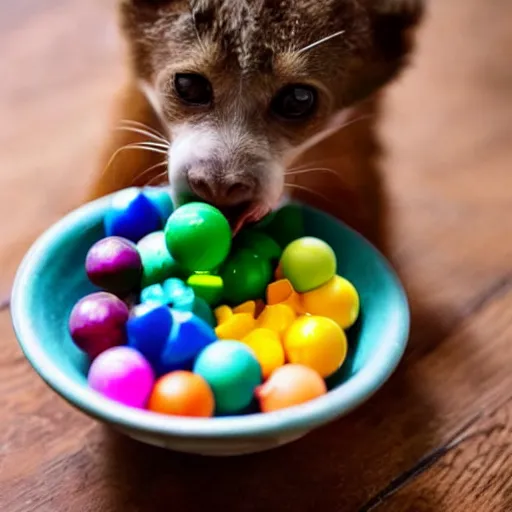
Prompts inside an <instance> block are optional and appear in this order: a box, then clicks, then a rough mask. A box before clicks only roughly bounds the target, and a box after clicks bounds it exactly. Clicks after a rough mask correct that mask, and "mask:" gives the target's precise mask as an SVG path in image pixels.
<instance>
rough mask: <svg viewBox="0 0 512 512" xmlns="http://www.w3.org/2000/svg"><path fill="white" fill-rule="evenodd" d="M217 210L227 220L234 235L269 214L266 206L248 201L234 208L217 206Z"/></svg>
mask: <svg viewBox="0 0 512 512" xmlns="http://www.w3.org/2000/svg"><path fill="white" fill-rule="evenodd" d="M214 206H215V205H214ZM217 208H219V210H220V211H221V212H222V214H223V215H224V216H225V217H226V218H227V219H228V221H229V224H230V226H231V229H232V230H233V234H234V235H236V234H237V233H238V232H239V231H240V230H241V229H242V228H243V227H244V226H247V225H249V224H254V223H256V222H258V221H260V220H261V219H262V218H263V217H265V215H267V214H268V213H269V212H270V208H268V207H267V206H265V205H262V204H261V203H254V202H250V201H247V202H244V203H240V204H237V205H234V206H225V207H219V206H217Z"/></svg>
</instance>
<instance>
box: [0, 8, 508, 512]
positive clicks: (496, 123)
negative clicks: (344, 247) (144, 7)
mask: <svg viewBox="0 0 512 512" xmlns="http://www.w3.org/2000/svg"><path fill="white" fill-rule="evenodd" d="M112 3H113V2H112V1H105V0H88V1H83V0H82V1H80V0H18V1H17V2H2V4H1V6H0V77H1V80H0V113H1V122H0V219H2V222H1V224H0V234H1V237H0V240H1V244H0V268H1V271H0V308H1V309H2V311H1V312H0V334H1V350H0V411H1V414H2V422H1V427H0V510H2V511H3V512H4V511H5V512H21V511H23V512H32V511H33V512H36V511H37V512H62V511H70V512H88V511H91V512H111V511H123V512H131V511H148V512H158V511H160V510H176V511H202V510H210V508H211V507H213V506H221V507H222V509H223V510H229V511H230V510H233V511H243V512H245V511H259V510H265V511H277V510H279V511H283V512H285V511H288V510H289V511H292V510H293V511H294V512H295V511H300V512H302V511H310V510H311V511H313V510H314V511H326V512H330V511H333V512H352V511H369V510H378V511H389V512H402V511H403V512H418V511H434V512H438V511H449V512H458V511H464V512H472V511H475V512H487V511H489V512H491V511H492V512H501V511H503V512H504V511H510V510H512V66H511V57H510V51H511V48H512V29H511V20H512V5H511V3H510V2H504V1H503V0H488V1H485V2H484V1H482V0H432V1H431V10H430V12H429V15H428V17H427V20H426V22H425V25H424V28H423V29H422V31H421V34H420V43H419V48H418V54H417V58H416V59H415V63H414V65H413V67H412V68H411V69H410V70H409V71H408V72H407V73H406V74H405V75H404V77H403V79H402V80H401V81H400V83H399V84H396V85H395V86H393V88H392V89H391V90H390V92H389V95H388V98H387V102H386V111H385V115H384V118H383V121H382V124H381V134H382V137H383V140H384V142H385V144H386V148H387V157H386V162H385V168H386V178H387V181H388V187H389V194H390V200H391V204H392V226H393V232H394V236H393V243H392V253H393V257H394V261H395V262H396V265H397V267H398V270H399V272H400V275H401V276H402V278H403V279H404V281H405V282H406V284H407V289H408V292H409V294H410V297H411V304H412V310H413V328H412V335H411V341H410V346H409V349H408V352H407V355H406V357H405V359H404V361H403V363H402V364H401V365H400V367H399V369H398V370H397V372H396V373H395V375H394V376H393V378H392V379H391V380H390V381H389V383H388V384H386V385H385V387H384V388H383V389H382V390H381V391H380V392H379V393H378V394H377V395H376V396H375V397H374V398H373V399H372V400H370V401H369V402H368V403H367V404H365V405H364V406H363V407H361V408H360V409H358V410H357V411H355V412H354V413H353V414H351V415H350V416H349V417H347V418H345V419H343V420H341V421H339V422H337V423H335V424H332V425H330V426H328V427H326V428H324V429H322V430H320V431H318V432H316V433H313V434H311V435H310V436H308V437H307V438H305V439H304V440H301V441H299V442H297V443H296V444H293V445H290V446H287V447H284V448H282V449H279V450H276V451H274V452H269V453H264V454H261V455H257V456H252V457H244V458H236V459H222V460H209V459H206V460H203V459H196V458H193V457H189V456H183V455H177V454H171V453H168V452H164V451H161V450H158V449H155V448H150V447H147V446H144V445H141V444H138V443H135V442H132V441H130V440H128V439H125V438H124V437H121V436H119V435H116V434H113V433H112V432H108V431H106V430H105V429H103V428H102V427H101V426H99V425H98V424H97V423H95V422H93V421H91V420H89V419H88V418H86V417H84V416H83V415H82V414H81V413H79V412H76V411H75V410H73V409H72V408H70V407H69V406H68V405H66V404H65V403H64V402H63V401H62V400H61V399H60V398H58V397H57V396H55V394H54V393H52V392H51V391H50V390H49V389H48V388H47V387H46V386H45V385H44V384H43V383H42V381H41V380H40V379H39V378H38V377H37V376H36V375H35V373H34V372H33V371H32V370H31V369H30V367H29V366H28V364H27V363H26V362H25V360H24V358H23V356H22V354H21V352H20V350H19V348H18V346H17V344H16V341H15V339H14V336H13V334H12V330H11V326H10V314H9V304H8V297H9V290H10V285H11V283H12V277H13V274H14V272H15V270H16V267H17V265H18V263H19V261H20V258H21V256H22V255H23V253H24V251H25V250H26V249H27V247H28V246H29V244H30V243H31V242H32V241H33V240H34V237H35V236H37V235H38V234H39V233H40V232H41V231H42V230H43V229H44V228H46V227H47V226H49V225H50V224H51V223H52V222H54V221H55V220H57V219H58V218H59V217H60V216H62V215H63V214H64V213H66V212H67V211H68V210H69V209H70V208H73V207H74V206H75V204H76V203H77V201H78V200H79V198H80V197H81V195H82V194H83V191H84V187H85V186H86V183H87V182H88V180H89V177H90V169H91V168H92V166H93V165H94V159H95V156H96V155H97V150H98V147H99V143H100V141H101V138H102V137H103V135H104V133H105V129H106V120H107V115H108V108H109V106H110V102H111V97H112V95H113V93H114V92H115V91H116V90H117V87H118V84H119V81H120V79H121V76H122V66H121V63H120V61H119V59H118V55H119V51H120V48H119V41H118V38H117V34H116V28H115V20H114V16H113V9H112Z"/></svg>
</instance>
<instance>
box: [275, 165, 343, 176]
mask: <svg viewBox="0 0 512 512" xmlns="http://www.w3.org/2000/svg"><path fill="white" fill-rule="evenodd" d="M308 172H328V173H330V174H333V175H334V176H336V177H337V178H339V174H338V172H337V171H336V170H334V169H331V168H329V167H308V168H306V169H294V170H290V171H287V172H285V173H284V174H285V176H296V175H297V174H306V173H308Z"/></svg>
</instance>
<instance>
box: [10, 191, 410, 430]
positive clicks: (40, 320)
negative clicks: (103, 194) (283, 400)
mask: <svg viewBox="0 0 512 512" xmlns="http://www.w3.org/2000/svg"><path fill="white" fill-rule="evenodd" d="M107 205H108V198H103V199H101V200H99V201H96V202H94V203H90V204H88V205H86V206H84V207H82V208H80V209H79V210H77V211H75V212H73V213H71V214H70V215H68V216H67V217H65V218H64V219H63V220H62V221H60V222H59V223H57V224H56V225H55V226H53V227H52V228H51V229H50V230H49V231H47V232H46V233H45V234H44V235H43V236H42V237H41V238H40V239H39V240H38V242H36V244H35V245H34V246H33V247H32V249H31V251H30V252H29V253H28V254H27V256H26V258H25V260H24V262H23V264H22V266H21V268H20V270H19V272H18V276H17V280H16V284H15V288H14V291H13V297H12V298H13V308H12V310H13V320H14V326H15V330H16V333H17V336H18V339H19V341H20V344H21V347H22V349H23V351H24V353H25V355H26V356H27V358H28V359H29V361H30V363H31V364H32V366H34V368H35V369H36V371H37V372H38V373H39V374H40V375H41V376H42V377H43V379H44V380H46V381H47V382H48V383H49V384H50V386H52V387H53V388H54V389H55V390H56V391H57V392H59V393H60V394H62V395H63V396H64V397H65V398H66V399H68V400H69V401H70V402H71V403H74V404H75V405H78V406H79V407H81V408H83V407H84V402H87V401H88V400H89V398H91V399H92V397H91V394H92V393H93V392H91V391H90V390H89V389H87V380H86V375H87V369H88V361H87V358H86V357H85V356H84V355H83V354H82V353H81V351H79V350H78V349H77V348H76V347H75V346H74V344H73V342H72V340H71V338H70V335H69V333H68V328H67V321H68V317H69V314H70V311H71V309H72V307H73V306H74V304H75V303H76V301H77V300H78V299H80V298H81V297H83V296H84V295H86V294H87V293H90V292H92V291H95V290H96V288H95V287H94V286H93V285H91V284H90V283H89V281H88V279H87V276H86V274H85V270H84V260H85V256H86V253H87V251H88V249H89V248H90V247H91V245H92V244H93V243H94V242H96V241H97V240H98V239H100V238H101V237H103V236H104V232H103V226H102V218H103V213H104V211H105V209H106V207H107ZM286 208H287V210H286V212H287V215H286V216H285V217H283V219H282V220H283V222H285V223H286V226H287V227H286V229H284V228H282V227H281V226H279V222H274V223H273V228H272V229H274V230H277V232H276V233H277V234H278V236H279V235H281V236H288V237H289V238H296V237H297V236H300V235H311V236H316V237H319V238H321V239H323V240H325V241H326V242H327V243H329V244H330V245H331V246H332V248H333V249H334V251H335V253H336V255H337V259H338V273H339V274H340V275H342V276H344V277H346V278H347V279H349V280H350V281H351V282H352V283H353V284H354V285H355V287H356V288H357V290H358V292H359V294H360V299H361V315H360V318H359V320H358V322H357V323H356V325H354V326H353V327H352V328H351V329H350V330H349V332H348V333H347V334H348V337H349V346H350V349H349V356H348V359H347V361H346V362H345V364H344V365H343V367H342V368H341V369H340V371H338V372H337V373H336V374H335V375H333V376H332V377H330V379H329V381H328V385H329V387H330V388H331V389H333V388H336V389H339V388H344V387H346V390H345V391H346V393H344V394H342V395H340V396H339V398H338V402H339V400H341V403H338V404H336V405H333V404H332V403H331V404H329V403H327V402H326V403H325V407H326V408H327V409H329V411H327V409H326V410H324V413H325V414H324V418H323V419H327V416H329V415H330V416H333V415H336V414H337V415H339V414H340V413H342V412H343V411H344V410H350V409H351V408H353V407H354V406H355V405H357V403H360V402H361V401H363V400H364V399H365V398H366V397H367V396H369V395H370V394H372V393H373V392H374V391H375V390H376V389H377V388H378V387H380V385H381V384H382V383H383V382H384V381H385V380H386V379H387V377H388V376H389V375H390V373H391V372H392V371H393V369H394V367H395V366H396V364H397V363H398V361H399V359H400V357H401V355H402V353H403V350H404V348H405V343H406V338H407V334H408V327H409V313H408V307H407V301H406V298H405V295H404V292H403V290H402V287H401V285H400V283H399V281H398V280H397V278H396V276H395V274H394V272H393V271H392V270H391V268H390V266H389V265H388V263H387V262H386V260H385V259H384V258H383V257H382V256H381V255H380V254H379V253H378V251H376V250H375V249H374V248H373V247H372V246H371V245H370V244H369V243H368V242H366V241H365V240H364V239H363V238H362V237H361V236H359V235H358V234H356V233H355V232H354V231H352V230H351V229H349V228H347V227H346V226H345V225H343V224H341V223H340V222H339V221H337V220H336V219H334V218H332V217H330V216H328V215H326V214H324V213H322V212H320V211H317V210H315V209H312V208H309V207H306V206H302V205H290V206H288V207H286ZM372 367H373V368H372ZM365 369H367V371H368V372H371V371H373V374H370V373H368V375H366V376H364V375H361V377H360V379H359V383H358V381H357V378H358V376H359V375H360V374H363V373H364V372H363V370H365ZM54 377H55V378H54ZM351 381H354V382H353V383H352V384H353V387H352V389H351V388H350V386H347V385H348V384H350V383H351ZM69 386H71V387H69ZM71 389H73V390H74V391H71ZM77 393H80V394H81V396H80V399H79V400H78V399H77V400H75V398H76V397H75V395H76V394H77ZM332 394H333V392H330V393H329V394H328V395H327V396H329V395H332ZM94 400H98V398H97V397H94ZM101 401H103V402H105V400H104V399H101V400H100V401H99V402H98V403H101ZM319 402H320V400H319ZM107 408H108V407H107ZM96 409H97V408H96ZM96 409H95V406H91V408H89V410H88V412H89V413H91V414H93V415H96V416H98V417H101V416H102V412H101V411H99V410H96ZM295 409H296V408H295ZM111 410H114V411H115V410H116V409H115V408H114V409H111ZM135 412H136V413H137V414H144V413H143V412H141V411H135ZM130 414H133V411H132V412H131V413H130ZM283 414H284V415H286V412H282V414H281V421H282V420H283V419H284V420H285V418H284V417H283ZM153 416H155V415H153ZM258 416H269V415H258ZM131 417H132V418H134V417H135V416H131ZM110 419H111V420H112V418H110ZM222 420H223V419H219V420H217V419H215V420H208V421H210V422H212V421H214V422H215V421H222ZM114 421H115V418H114ZM261 421H265V420H264V418H262V420H261Z"/></svg>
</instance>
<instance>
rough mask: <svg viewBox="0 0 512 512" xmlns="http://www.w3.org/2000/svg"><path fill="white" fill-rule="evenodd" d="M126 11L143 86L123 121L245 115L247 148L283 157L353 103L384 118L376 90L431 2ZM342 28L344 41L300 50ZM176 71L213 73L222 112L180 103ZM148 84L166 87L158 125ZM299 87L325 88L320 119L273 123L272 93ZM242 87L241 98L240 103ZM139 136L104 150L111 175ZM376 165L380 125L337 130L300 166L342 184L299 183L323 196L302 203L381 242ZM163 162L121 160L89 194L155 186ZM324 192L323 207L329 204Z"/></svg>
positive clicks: (132, 86)
mask: <svg viewBox="0 0 512 512" xmlns="http://www.w3.org/2000/svg"><path fill="white" fill-rule="evenodd" d="M120 13H121V21H122V29H123V32H124V34H125V36H126V39H127V41H128V45H129V55H130V59H131V68H132V71H131V76H132V77H133V79H132V80H131V81H129V83H128V84H127V86H126V88H125V90H124V91H123V97H122V99H121V102H120V108H119V112H118V113H117V114H116V118H118V119H132V120H135V121H139V122H142V123H144V124H147V125H149V126H151V127H153V128H155V129H157V130H158V131H160V132H161V133H166V129H167V126H166V124H167V123H171V124H172V123H180V122H183V121H185V120H186V121H187V122H188V123H197V124H198V125H200V124H201V123H210V124H212V123H218V122H219V118H224V119H225V120H226V122H229V120H230V119H231V118H233V117H238V118H243V123H244V127H245V126H246V128H244V129H246V130H247V133H248V134H249V141H248V144H251V143H252V145H253V146H254V147H256V146H257V147H267V146H268V148H269V153H270V154H272V156H275V157H276V158H278V157H281V155H282V154H283V151H284V148H290V147H294V146H296V145H300V144H301V143H303V142H304V141H307V140H308V139H309V137H311V136H313V135H314V134H315V133H316V132H318V131H319V130H320V129H322V127H323V126H325V124H326V123H327V122H328V120H329V119H330V117H331V116H332V115H333V114H334V113H336V112H338V111H340V110H342V109H344V108H346V107H350V106H354V105H358V106H357V109H356V110H355V111H354V112H353V113H352V119H354V118H355V119H357V118H358V117H359V116H360V115H361V113H362V112H371V113H372V115H373V114H375V112H376V111H377V110H378V98H377V96H375V93H376V92H377V91H378V90H379V89H380V88H381V87H382V85H384V84H386V83H387V82H389V81H390V80H391V79H392V78H393V77H395V76H396V74H397V73H398V72H399V71H400V70H401V69H402V68H403V66H404V63H405V62H406V58H407V56H408V54H409V50H410V43H411V39H410V29H411V28H412V27H414V26H415V24H416V22H417V21H418V19H419V15H420V13H421V2H420V1H414V0H410V1H409V0H324V1H322V2H320V1H318V0H299V1H295V0H190V1H186V0H168V1H164V0H123V1H121V8H120ZM340 30H343V31H344V33H343V34H342V36H340V37H335V38H333V39H331V40H329V41H327V42H325V43H323V44H321V45H318V46H316V47H314V48H312V49H311V50H307V51H304V52H301V51H300V50H301V49H302V48H304V47H306V46H307V45H310V44H311V43H313V42H314V41H317V40H319V39H321V38H323V37H326V36H328V35H330V34H332V33H334V32H337V31H340ZM177 70H178V71H180V72H182V71H183V70H186V71H189V72H194V71H195V72H199V73H202V74H205V75H206V76H208V77H209V79H210V81H211V82H212V84H213V87H214V89H215V97H216V102H217V103H218V105H219V107H218V108H217V109H216V111H215V112H210V111H207V110H203V109H197V110H196V111H194V112H191V111H190V109H188V108H187V107H184V106H183V105H182V104H181V103H180V102H179V101H177V100H176V98H175V96H174V92H173V90H172V86H171V84H172V76H173V73H174V72H176V71H177ZM140 80H143V81H145V82H147V83H151V84H156V89H157V90H158V91H159V94H160V96H161V98H162V100H161V103H162V112H161V116H160V117H159V116H158V115H157V114H156V113H155V111H154V110H153V108H152V107H151V106H150V104H149V103H148V101H147V99H146V97H145V96H144V95H143V94H142V93H141V92H140V89H139V86H138V81H140ZM297 81H300V82H305V83H311V84H314V85H316V86H317V87H318V90H319V94H320V95H321V101H320V107H319V109H318V111H317V112H316V114H315V116H314V117H313V118H312V119H310V120H308V121H307V122H304V123H299V124H295V125H294V124H287V123H280V122H279V121H276V120H275V119H272V118H269V117H268V116H267V114H266V105H267V104H268V102H269V100H270V99H271V98H272V96H273V94H275V93H276V91H277V90H278V89H279V88H280V87H281V86H282V85H284V84H286V83H289V82H297ZM233 91H239V94H238V95H237V100H236V101H234V100H233V95H234V92H233ZM171 136H172V135H171ZM140 140H144V138H143V137H141V136H139V135H136V134H133V133H131V134H130V133H118V134H116V136H114V137H113V138H112V139H111V140H110V142H109V144H108V145H107V147H106V150H105V153H104V157H103V158H102V161H101V166H102V168H103V167H104V165H105V163H106V161H108V159H109V158H110V157H111V155H112V154H113V153H114V152H115V151H116V150H117V149H118V148H120V147H121V146H122V145H125V144H129V143H132V142H135V141H140ZM253 149H254V148H253ZM248 154H249V153H248ZM239 156H240V155H239ZM377 157H378V144H377V142H376V140H375V136H374V133H373V120H372V121H370V122H368V121H361V122H356V123H354V124H353V125H352V126H351V127H349V128H340V129H338V130H337V131H336V132H334V133H333V134H331V135H330V136H329V137H328V138H327V139H325V140H324V141H322V142H320V143H318V144H317V145H316V146H315V147H314V148H312V149H310V150H308V151H306V153H305V154H303V155H301V156H300V157H299V159H298V160H296V161H295V162H294V165H296V164H298V163H299V164H301V165H302V164H304V165H307V164H308V163H310V164H311V165H310V166H311V167H326V166H327V167H330V168H332V169H334V170H335V171H336V173H337V174H338V176H339V179H334V180H333V179H331V178H329V176H330V175H326V174H322V173H321V172H317V173H312V174H311V175H301V176H300V180H299V178H298V177H297V178H292V179H293V180H294V181H295V182H296V184H299V185H300V186H307V187H310V188H313V190H314V192H312V193H305V192H302V193H301V194H300V198H301V199H305V200H307V201H308V202H310V203H313V204H315V205H316V206H320V207H322V208H323V209H324V210H328V211H330V212H331V213H333V214H335V215H337V216H338V217H340V218H342V219H343V220H345V221H347V222H348V223H349V224H351V225H353V226H354V227H355V228H356V229H359V230H361V231H363V233H364V234H366V235H368V236H370V237H371V238H372V239H373V240H374V241H376V242H378V243H379V240H380V241H381V240H382V230H383V228H382V224H383V220H384V219H385V212H384V211H383V210H382V208H381V205H382V200H381V188H382V186H381V179H380V175H379V173H378V172H377V171H376V167H375V160H376V158H377ZM241 158H242V157H241ZM161 160H162V158H161V156H160V155H155V154H153V153H148V152H145V151H140V152H138V151H126V152H124V153H121V154H120V156H119V157H118V158H117V159H116V161H115V162H114V164H113V165H112V166H110V167H109V169H108V170H107V172H103V169H102V170H101V176H100V177H99V178H98V180H97V181H96V183H95V185H94V187H93V190H92V191H91V196H92V197H97V196H99V195H104V194H107V193H110V192H112V191H115V190H118V189H121V188H124V187H127V186H130V185H133V184H135V185H142V184H146V183H151V182H152V180H156V178H157V176H158V172H159V169H158V168H157V169H155V170H154V172H146V173H145V174H143V173H144V171H145V170H146V169H148V168H149V167H150V166H152V165H155V164H157V163H158V162H160V161H161ZM240 161H242V160H240V159H239V160H237V161H236V165H239V164H240ZM316 161H321V162H322V163H320V164H315V163H314V162H316ZM160 171H161V168H160ZM320 195H321V196H324V199H321V200H319V197H320ZM325 196H327V197H325ZM340 199H341V200H340Z"/></svg>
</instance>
